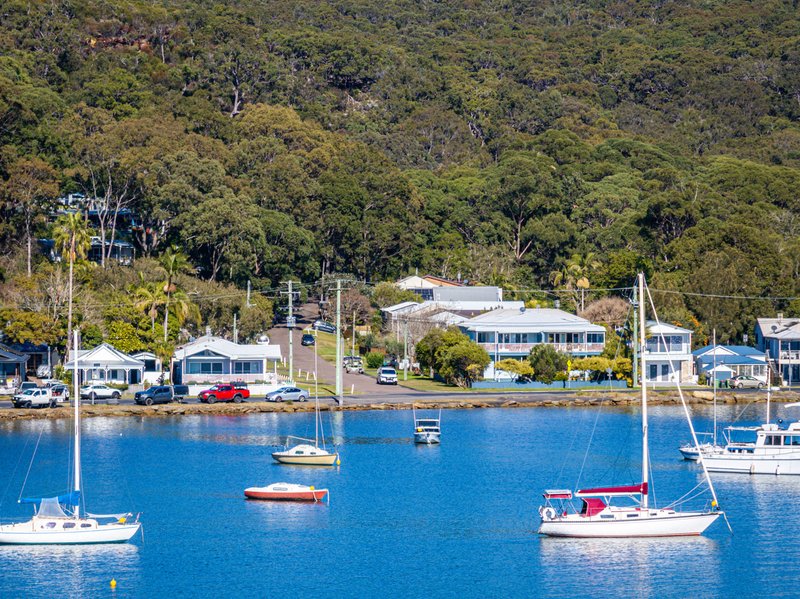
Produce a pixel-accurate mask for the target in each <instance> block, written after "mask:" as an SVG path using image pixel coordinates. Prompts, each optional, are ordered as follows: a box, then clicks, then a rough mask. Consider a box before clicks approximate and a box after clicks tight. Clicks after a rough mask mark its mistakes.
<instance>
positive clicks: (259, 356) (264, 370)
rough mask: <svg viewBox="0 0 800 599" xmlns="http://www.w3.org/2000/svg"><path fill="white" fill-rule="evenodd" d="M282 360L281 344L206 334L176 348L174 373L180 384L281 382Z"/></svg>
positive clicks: (173, 365) (173, 363)
mask: <svg viewBox="0 0 800 599" xmlns="http://www.w3.org/2000/svg"><path fill="white" fill-rule="evenodd" d="M280 361H281V348H280V346H278V345H269V344H264V343H257V344H252V345H244V344H239V343H234V342H232V341H228V340H227V339H223V338H221V337H214V336H212V335H204V336H202V337H199V338H198V339H195V340H194V341H192V342H190V343H187V344H186V345H182V346H180V347H178V348H177V349H176V350H175V354H174V355H173V358H172V375H173V379H174V381H175V382H176V383H182V384H190V383H193V382H194V383H216V382H226V381H231V380H236V381H245V382H248V383H254V382H261V381H263V382H265V383H270V384H271V383H274V382H276V381H277V374H276V373H277V364H278V362H280Z"/></svg>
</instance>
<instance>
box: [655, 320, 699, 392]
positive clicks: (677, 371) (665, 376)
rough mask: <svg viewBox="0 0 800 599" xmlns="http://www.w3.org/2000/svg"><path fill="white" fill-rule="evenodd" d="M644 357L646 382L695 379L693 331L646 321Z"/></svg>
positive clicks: (690, 380) (674, 381)
mask: <svg viewBox="0 0 800 599" xmlns="http://www.w3.org/2000/svg"><path fill="white" fill-rule="evenodd" d="M646 326H647V338H646V340H645V350H644V351H645V361H646V362H647V372H646V373H645V375H646V377H647V382H649V383H650V382H655V383H677V382H681V383H683V382H692V381H693V380H694V377H693V370H694V364H693V359H694V356H693V355H692V332H691V331H690V330H689V329H684V328H681V327H678V326H675V325H671V324H666V323H664V322H656V321H654V320H648V321H647V325H646Z"/></svg>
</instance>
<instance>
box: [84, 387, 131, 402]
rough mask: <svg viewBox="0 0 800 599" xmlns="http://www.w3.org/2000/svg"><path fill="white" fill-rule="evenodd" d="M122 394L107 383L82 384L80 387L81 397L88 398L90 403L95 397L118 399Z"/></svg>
mask: <svg viewBox="0 0 800 599" xmlns="http://www.w3.org/2000/svg"><path fill="white" fill-rule="evenodd" d="M121 396H122V393H120V391H119V389H113V388H112V387H109V386H108V385H98V384H95V385H84V386H83V387H81V399H89V400H91V401H92V403H94V402H95V400H97V399H115V400H116V399H119V398H120V397H121Z"/></svg>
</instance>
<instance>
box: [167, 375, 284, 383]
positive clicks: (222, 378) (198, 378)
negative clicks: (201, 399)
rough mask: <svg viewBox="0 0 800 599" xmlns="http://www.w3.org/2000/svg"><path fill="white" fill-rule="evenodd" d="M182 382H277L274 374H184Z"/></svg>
mask: <svg viewBox="0 0 800 599" xmlns="http://www.w3.org/2000/svg"><path fill="white" fill-rule="evenodd" d="M183 380H184V382H186V383H187V384H188V383H230V382H231V381H244V382H245V383H255V382H256V381H259V382H262V381H263V382H265V383H276V382H278V378H277V375H276V374H275V373H274V372H262V373H258V374H190V373H187V374H184V375H183Z"/></svg>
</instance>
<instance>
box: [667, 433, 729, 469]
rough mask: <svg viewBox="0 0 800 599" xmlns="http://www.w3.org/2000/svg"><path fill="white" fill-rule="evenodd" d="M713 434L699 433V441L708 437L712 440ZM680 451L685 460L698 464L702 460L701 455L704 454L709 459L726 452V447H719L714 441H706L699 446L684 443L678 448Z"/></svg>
mask: <svg viewBox="0 0 800 599" xmlns="http://www.w3.org/2000/svg"><path fill="white" fill-rule="evenodd" d="M712 434H713V433H697V436H698V440H699V438H702V437H706V438H711V436H712ZM678 451H680V452H681V455H682V456H683V459H684V460H689V461H691V462H696V461H698V460H699V459H700V454H701V453H702V454H703V456H704V457H708V456H710V455H714V454H718V453H722V452H724V451H725V446H724V445H719V444H718V443H715V442H714V441H713V439H712V440H709V441H704V442H703V443H700V444H699V445H695V444H693V443H684V444H683V445H681V446H680V447H679V448H678Z"/></svg>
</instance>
